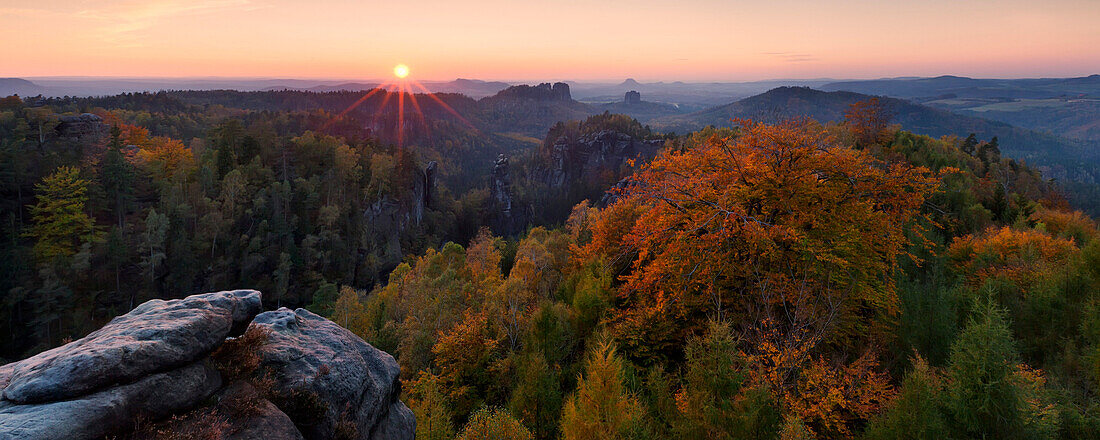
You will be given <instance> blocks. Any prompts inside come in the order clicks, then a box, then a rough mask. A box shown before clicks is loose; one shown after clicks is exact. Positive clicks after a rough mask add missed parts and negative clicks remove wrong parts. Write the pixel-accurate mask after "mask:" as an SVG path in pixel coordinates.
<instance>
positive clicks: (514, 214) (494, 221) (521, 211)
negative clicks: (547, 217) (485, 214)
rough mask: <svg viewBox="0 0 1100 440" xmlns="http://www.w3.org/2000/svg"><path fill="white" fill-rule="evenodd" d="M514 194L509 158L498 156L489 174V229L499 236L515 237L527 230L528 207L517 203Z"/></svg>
mask: <svg viewBox="0 0 1100 440" xmlns="http://www.w3.org/2000/svg"><path fill="white" fill-rule="evenodd" d="M514 199H515V197H514V196H513V194H512V181H511V178H510V177H509V176H508V156H505V155H503V154H501V155H499V156H497V160H496V163H495V164H494V165H493V170H492V171H491V172H490V174H489V205H490V206H489V211H490V212H491V213H492V214H493V217H492V218H491V219H489V227H490V228H491V229H492V230H493V231H494V232H497V233H499V234H503V235H513V234H518V233H520V232H522V231H523V230H524V229H526V228H527V221H528V217H529V213H528V208H529V207H528V205H526V204H523V203H517V202H516V201H515V200H514Z"/></svg>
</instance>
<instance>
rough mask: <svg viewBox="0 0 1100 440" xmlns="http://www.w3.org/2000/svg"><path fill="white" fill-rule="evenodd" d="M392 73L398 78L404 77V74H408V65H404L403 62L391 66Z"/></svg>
mask: <svg viewBox="0 0 1100 440" xmlns="http://www.w3.org/2000/svg"><path fill="white" fill-rule="evenodd" d="M393 75H394V76H396V77H398V78H405V77H406V76H409V66H406V65H404V64H398V65H396V66H393Z"/></svg>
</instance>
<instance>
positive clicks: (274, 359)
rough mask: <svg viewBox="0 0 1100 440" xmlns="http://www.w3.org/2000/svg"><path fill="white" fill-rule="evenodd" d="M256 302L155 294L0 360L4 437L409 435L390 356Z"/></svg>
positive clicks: (326, 325) (237, 294)
mask: <svg viewBox="0 0 1100 440" xmlns="http://www.w3.org/2000/svg"><path fill="white" fill-rule="evenodd" d="M260 310H261V306H260V293H259V292H257V291H252V290H238V291H231V292H216V293H208V294H202V295H193V296H190V297H187V298H184V299H181V300H171V301H161V300H153V301H149V302H146V303H144V304H142V305H140V306H138V307H137V308H135V309H134V310H133V311H131V312H130V313H127V314H126V315H123V316H119V317H117V318H115V319H114V320H112V321H111V322H110V323H108V324H107V325H106V326H104V327H103V328H101V329H99V330H97V331H95V332H93V333H91V334H89V335H88V336H87V337H85V338H82V339H80V340H78V341H75V342H72V343H69V344H67V345H64V346H62V347H58V348H55V349H53V350H49V351H46V352H43V353H41V354H39V355H36V356H33V357H31V358H28V359H25V360H22V361H18V362H14V363H10V364H7V365H2V366H0V397H2V398H0V440H8V439H29V440H34V439H55V438H64V439H96V438H103V437H116V438H219V439H260V438H264V439H301V438H308V439H314V438H316V439H330V438H337V437H338V438H356V439H390V438H393V439H412V438H413V435H414V431H415V424H414V421H413V417H412V412H411V411H409V409H408V408H407V407H406V406H405V405H404V404H403V403H401V401H400V400H398V395H399V394H400V383H399V382H398V376H399V369H398V366H397V363H396V362H395V361H394V359H393V357H391V356H390V355H388V354H386V353H384V352H382V351H379V350H377V349H375V348H374V347H372V346H370V345H369V344H367V343H366V342H363V340H361V339H359V338H358V337H356V336H355V335H354V334H353V333H351V332H349V331H347V330H345V329H344V328H342V327H340V326H338V325H336V324H334V323H332V322H331V321H328V320H326V319H324V318H322V317H320V316H317V315H314V314H312V313H310V312H308V311H306V310H304V309H298V310H297V311H290V310H287V309H280V310H277V311H274V312H267V313H262V314H259V315H258V316H257V314H258V313H259V312H260ZM253 318H255V319H253ZM246 328H247V331H245V329H246ZM242 333H243V334H242ZM226 384H228V385H226ZM135 429H136V430H135Z"/></svg>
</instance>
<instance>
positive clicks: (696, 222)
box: [584, 121, 938, 379]
mask: <svg viewBox="0 0 1100 440" xmlns="http://www.w3.org/2000/svg"><path fill="white" fill-rule="evenodd" d="M739 122H740V124H741V129H740V132H739V133H738V134H737V135H735V136H731V137H723V136H719V135H718V134H716V135H713V136H711V137H709V138H706V139H703V140H699V141H696V142H692V143H690V144H689V145H686V146H685V147H684V148H682V149H679V150H675V151H670V152H667V153H666V154H663V155H662V156H660V157H658V158H657V159H656V160H654V161H653V162H652V163H651V165H650V166H649V167H647V168H646V169H644V170H642V171H640V172H638V173H637V174H636V175H635V176H634V184H633V185H631V186H628V187H627V188H625V189H624V190H623V191H621V193H620V194H618V195H619V201H618V202H617V203H615V204H613V205H612V206H610V207H608V208H606V209H604V210H603V211H602V212H601V213H600V214H599V218H597V219H596V220H595V221H593V222H591V223H592V226H591V230H592V240H591V242H589V243H588V245H587V246H586V248H585V249H584V253H586V254H588V256H589V257H590V258H591V257H592V256H594V255H603V256H604V257H609V258H610V260H609V261H614V260H615V259H619V260H623V259H627V260H629V262H630V263H629V267H624V269H625V271H624V272H625V274H624V275H623V276H622V277H621V279H622V281H623V283H624V284H623V286H622V288H621V289H620V293H619V298H618V301H619V304H618V305H619V307H618V312H617V313H616V314H615V315H614V316H613V317H612V318H611V320H612V324H613V327H614V329H615V331H616V335H617V337H618V338H619V340H620V343H622V344H623V345H624V349H625V350H627V351H628V352H630V353H642V354H643V355H642V357H645V356H647V355H652V356H654V357H660V356H663V355H667V354H675V353H676V351H677V350H678V349H679V348H678V347H681V346H682V341H684V340H685V338H686V337H687V336H688V335H690V334H698V333H700V330H701V327H702V326H703V325H704V324H705V323H706V321H707V318H708V317H715V318H717V319H724V320H729V321H730V322H733V323H737V325H738V326H739V329H738V330H739V331H742V332H746V334H749V335H750V336H751V337H755V338H757V342H762V341H763V339H765V338H766V339H767V340H768V342H769V343H771V344H774V345H776V346H778V347H779V349H780V350H781V351H784V352H785V353H798V355H797V356H794V357H793V358H791V359H789V362H790V363H791V364H792V365H794V364H798V363H800V362H803V361H805V356H806V353H807V351H808V350H807V349H806V347H812V346H813V344H814V343H816V342H818V341H821V340H823V339H825V337H826V336H827V332H829V331H830V330H832V332H831V333H829V334H828V336H829V339H832V340H833V341H844V340H846V339H849V338H853V337H855V336H856V335H860V334H863V335H866V334H867V332H868V331H869V329H868V324H869V323H870V322H871V321H872V320H873V318H875V317H876V316H879V315H884V314H891V313H894V312H895V311H896V305H895V302H896V299H895V293H894V286H893V281H892V277H891V273H892V271H893V269H894V267H895V265H896V258H897V257H898V256H899V255H900V254H902V253H904V249H905V246H906V245H907V244H908V242H907V239H906V237H905V235H904V234H903V232H904V229H905V227H906V225H907V224H908V223H910V222H909V220H910V219H911V218H912V217H914V216H915V215H917V213H918V211H919V208H920V206H921V204H922V202H923V201H924V199H925V198H926V197H927V196H928V195H929V194H930V193H931V192H932V191H933V190H935V188H936V187H937V185H938V180H937V179H936V178H934V177H932V176H931V175H930V173H929V171H928V170H927V169H924V168H919V167H912V166H905V165H901V164H890V163H882V162H880V161H877V160H875V159H874V158H873V157H872V156H870V155H869V154H868V153H866V152H864V151H859V150H854V149H850V148H845V147H843V146H840V145H838V144H837V143H836V142H835V141H834V139H833V138H831V137H830V136H829V135H828V134H827V133H826V131H825V129H824V128H823V127H821V126H820V125H818V124H816V123H814V122H810V121H790V122H787V123H783V124H780V125H774V126H771V125H765V124H762V123H755V122H752V121H739ZM792 379H793V376H792Z"/></svg>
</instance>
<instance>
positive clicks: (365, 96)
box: [323, 82, 389, 129]
mask: <svg viewBox="0 0 1100 440" xmlns="http://www.w3.org/2000/svg"><path fill="white" fill-rule="evenodd" d="M388 86H389V82H385V83H382V84H379V85H378V86H376V87H375V88H373V89H371V91H369V92H367V93H365V94H363V96H361V97H360V98H359V99H358V100H356V101H355V102H354V103H352V104H351V105H349V106H348V108H346V109H344V111H342V112H340V113H339V114H337V115H336V116H334V117H333V118H332V120H330V121H329V122H328V123H326V124H325V125H324V127H323V128H324V129H328V128H329V127H332V124H335V123H336V121H338V120H340V118H343V117H344V116H346V115H347V114H348V113H349V112H351V111H352V110H355V109H356V108H357V107H359V106H360V105H362V104H363V102H366V100H367V99H370V97H371V96H373V95H374V94H375V93H378V92H380V91H384V90H386V87H388Z"/></svg>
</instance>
